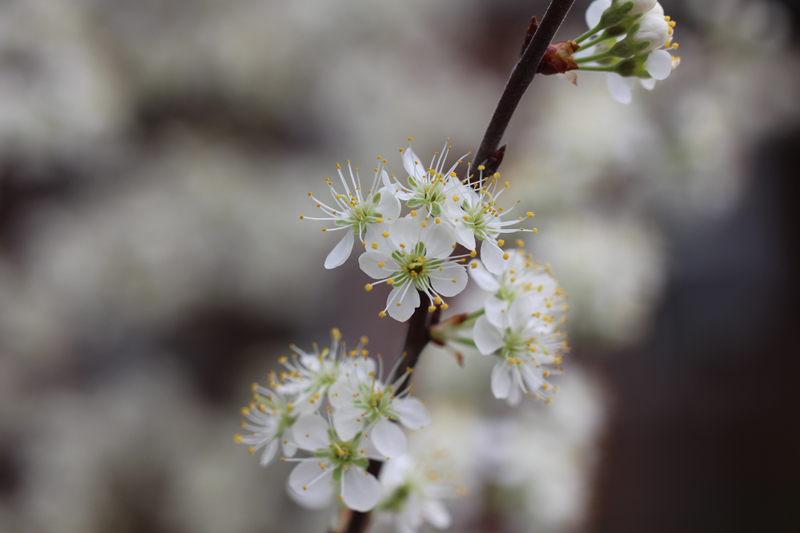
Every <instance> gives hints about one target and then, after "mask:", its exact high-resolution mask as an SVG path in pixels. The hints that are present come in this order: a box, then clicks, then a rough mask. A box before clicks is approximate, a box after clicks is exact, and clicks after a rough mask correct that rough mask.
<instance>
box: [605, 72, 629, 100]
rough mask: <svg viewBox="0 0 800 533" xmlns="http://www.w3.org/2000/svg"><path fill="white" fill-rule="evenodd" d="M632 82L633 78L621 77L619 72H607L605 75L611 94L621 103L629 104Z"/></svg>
mask: <svg viewBox="0 0 800 533" xmlns="http://www.w3.org/2000/svg"><path fill="white" fill-rule="evenodd" d="M632 82H633V80H631V79H629V78H623V77H622V76H620V75H619V74H613V73H609V74H608V76H606V84H607V85H608V90H609V91H610V92H611V96H613V97H614V100H616V101H617V102H619V103H621V104H630V103H631V101H632V100H633V98H632V96H631V89H632Z"/></svg>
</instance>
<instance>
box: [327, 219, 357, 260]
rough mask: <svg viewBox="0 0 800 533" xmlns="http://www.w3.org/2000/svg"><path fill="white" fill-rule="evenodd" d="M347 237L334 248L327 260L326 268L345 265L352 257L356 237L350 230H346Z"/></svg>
mask: <svg viewBox="0 0 800 533" xmlns="http://www.w3.org/2000/svg"><path fill="white" fill-rule="evenodd" d="M344 233H345V236H344V237H342V240H341V241H339V244H337V245H336V246H334V247H333V250H331V253H329V254H328V257H326V258H325V268H329V269H330V268H336V267H338V266H340V265H343V264H344V262H345V261H347V258H348V257H350V252H351V251H352V250H353V243H354V242H355V240H356V239H355V236H354V235H353V232H352V231H350V230H349V229H347V230H345V232H344Z"/></svg>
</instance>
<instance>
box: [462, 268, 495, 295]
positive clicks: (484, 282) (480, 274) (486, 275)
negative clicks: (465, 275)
mask: <svg viewBox="0 0 800 533" xmlns="http://www.w3.org/2000/svg"><path fill="white" fill-rule="evenodd" d="M477 263H478V266H476V267H475V268H470V269H469V275H470V276H471V277H472V279H473V280H474V281H475V283H477V284H478V287H480V288H481V289H483V290H485V291H491V292H497V290H498V289H499V288H500V282H498V281H497V278H496V277H494V275H493V274H491V273H490V272H489V271H488V270H486V267H485V266H483V261H477Z"/></svg>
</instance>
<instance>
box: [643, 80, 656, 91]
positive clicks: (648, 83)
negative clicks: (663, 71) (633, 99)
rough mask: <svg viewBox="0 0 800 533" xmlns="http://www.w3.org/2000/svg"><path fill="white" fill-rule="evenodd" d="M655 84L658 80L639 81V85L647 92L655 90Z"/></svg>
mask: <svg viewBox="0 0 800 533" xmlns="http://www.w3.org/2000/svg"><path fill="white" fill-rule="evenodd" d="M657 83H658V80H654V79H653V78H645V79H643V80H642V79H640V80H639V84H640V85H641V86H642V87H644V88H645V89H647V90H648V91H652V90H653V89H655V88H656V84H657Z"/></svg>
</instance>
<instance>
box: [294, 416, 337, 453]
mask: <svg viewBox="0 0 800 533" xmlns="http://www.w3.org/2000/svg"><path fill="white" fill-rule="evenodd" d="M328 429H329V428H328V422H326V421H325V419H323V418H322V417H321V416H319V415H316V414H314V415H306V416H301V417H300V418H298V419H297V422H295V423H294V426H292V432H293V433H294V440H295V442H296V443H297V446H298V447H300V448H302V449H304V450H308V451H310V452H313V451H315V450H317V449H319V448H327V447H328V440H329V438H328Z"/></svg>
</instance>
